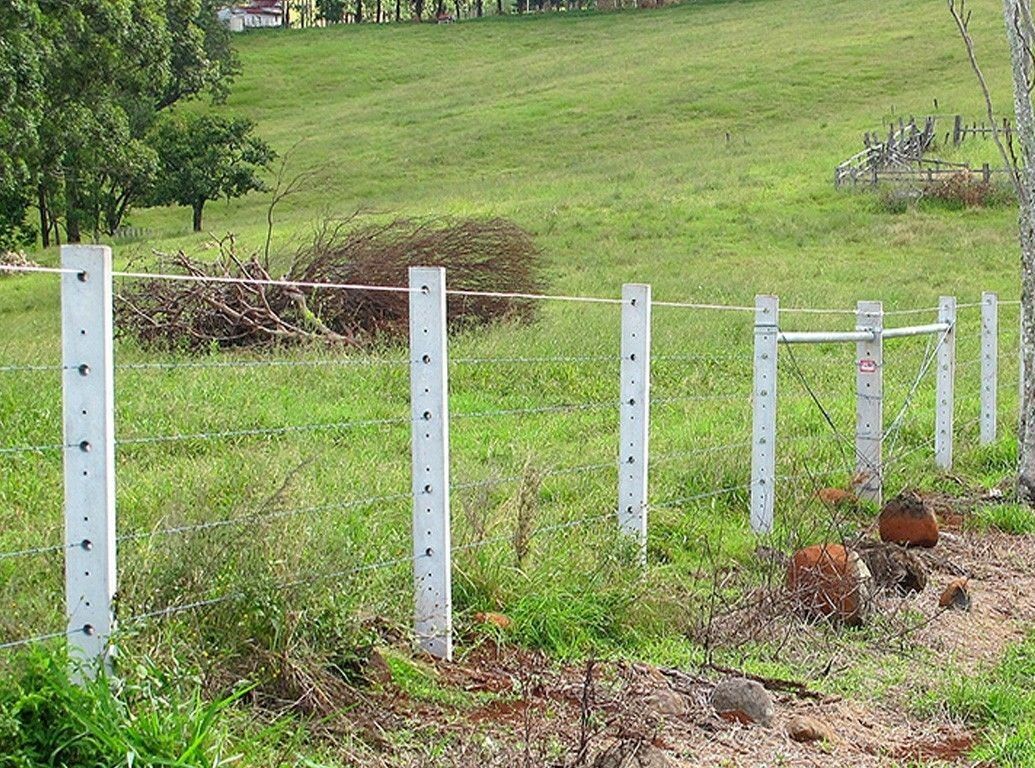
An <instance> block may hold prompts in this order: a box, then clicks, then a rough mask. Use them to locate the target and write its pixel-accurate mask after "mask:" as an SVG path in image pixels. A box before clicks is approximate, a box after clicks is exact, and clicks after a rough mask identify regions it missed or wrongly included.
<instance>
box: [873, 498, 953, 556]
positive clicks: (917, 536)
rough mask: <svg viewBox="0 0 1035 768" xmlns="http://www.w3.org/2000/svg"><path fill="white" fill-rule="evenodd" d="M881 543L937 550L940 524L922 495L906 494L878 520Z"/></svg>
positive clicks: (893, 500)
mask: <svg viewBox="0 0 1035 768" xmlns="http://www.w3.org/2000/svg"><path fill="white" fill-rule="evenodd" d="M877 526H878V528H879V529H880V538H881V541H893V542H895V543H896V544H902V545H904V546H907V547H928V548H930V547H933V546H934V545H935V544H937V543H938V521H937V520H936V519H935V517H934V513H933V512H932V511H931V510H930V509H929V508H928V507H927V505H926V504H924V500H923V499H922V498H921V497H920V495H919V494H916V493H913V492H912V491H904V492H902V493H900V494H899V495H898V496H896V497H895V498H893V499H891V500H890V501H888V502H887V503H886V504H885V505H884V507H883V508H882V509H881V511H880V517H879V518H878V519H877Z"/></svg>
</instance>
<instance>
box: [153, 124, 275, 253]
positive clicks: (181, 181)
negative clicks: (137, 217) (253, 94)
mask: <svg viewBox="0 0 1035 768" xmlns="http://www.w3.org/2000/svg"><path fill="white" fill-rule="evenodd" d="M254 127H255V126H254V124H253V123H252V122H251V121H250V120H246V119H243V118H226V117H221V116H218V115H193V114H190V115H187V114H182V115H176V116H173V117H170V118H167V119H165V120H162V121H161V122H160V123H159V124H158V126H157V127H156V129H155V131H154V132H153V134H152V144H153V146H154V147H155V149H156V150H157V152H158V157H159V165H160V167H159V172H158V179H157V181H156V183H155V186H154V191H153V193H152V197H151V202H152V203H153V204H155V205H170V204H176V205H186V206H190V208H191V209H192V210H193V211H194V231H195V232H200V231H201V216H202V211H203V210H204V208H205V203H207V202H208V201H209V200H217V199H219V198H222V197H225V198H227V199H229V198H232V197H241V196H242V195H245V194H247V193H248V192H250V191H252V190H258V191H261V190H264V189H266V185H265V184H264V183H263V181H262V179H261V178H260V176H259V172H260V171H261V170H263V169H266V168H269V166H270V164H271V163H272V162H273V160H274V158H275V157H276V154H275V153H274V152H273V150H272V149H270V147H269V145H268V144H266V142H264V141H263V140H262V139H259V138H258V137H256V136H254V135H253V134H252V131H253V129H254Z"/></svg>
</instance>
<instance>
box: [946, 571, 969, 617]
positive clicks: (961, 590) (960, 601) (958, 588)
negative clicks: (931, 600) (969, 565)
mask: <svg viewBox="0 0 1035 768" xmlns="http://www.w3.org/2000/svg"><path fill="white" fill-rule="evenodd" d="M938 605H940V606H941V607H942V608H950V609H955V610H958V611H969V610H970V589H969V588H968V587H967V580H966V579H956V580H954V581H951V582H949V586H947V587H946V588H945V591H944V592H942V596H941V597H939V598H938Z"/></svg>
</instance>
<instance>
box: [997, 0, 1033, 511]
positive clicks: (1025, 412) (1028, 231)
mask: <svg viewBox="0 0 1035 768" xmlns="http://www.w3.org/2000/svg"><path fill="white" fill-rule="evenodd" d="M1024 2H1025V0H1003V17H1004V20H1005V23H1006V40H1007V42H1008V43H1009V47H1010V63H1011V69H1012V74H1013V106H1014V112H1015V113H1016V115H1017V130H1016V134H1015V135H1016V136H1017V140H1018V143H1019V144H1020V148H1021V157H1020V166H1021V167H1020V169H1019V171H1020V182H1021V183H1020V189H1019V195H1018V196H1019V198H1020V199H1019V201H1018V202H1019V205H1020V211H1019V215H1018V229H1019V234H1020V245H1021V343H1022V352H1021V357H1022V363H1023V366H1024V382H1023V388H1022V392H1023V401H1022V402H1021V408H1020V420H1019V424H1018V428H1019V438H1020V461H1019V466H1018V468H1017V469H1018V471H1017V493H1018V496H1019V497H1020V499H1021V500H1022V501H1025V502H1027V503H1028V504H1035V112H1033V110H1032V103H1031V93H1030V91H1029V89H1028V82H1029V81H1030V78H1031V58H1030V55H1029V53H1028V51H1029V50H1031V47H1030V46H1031V45H1032V43H1033V42H1035V41H1033V40H1032V39H1031V37H1032V35H1031V16H1030V15H1028V14H1025V12H1024V8H1023V5H1024Z"/></svg>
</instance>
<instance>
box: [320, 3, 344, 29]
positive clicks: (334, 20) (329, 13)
mask: <svg viewBox="0 0 1035 768" xmlns="http://www.w3.org/2000/svg"><path fill="white" fill-rule="evenodd" d="M316 16H317V18H319V19H322V20H323V21H326V22H328V23H330V24H340V23H341V22H342V21H343V20H344V19H345V0H316Z"/></svg>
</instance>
